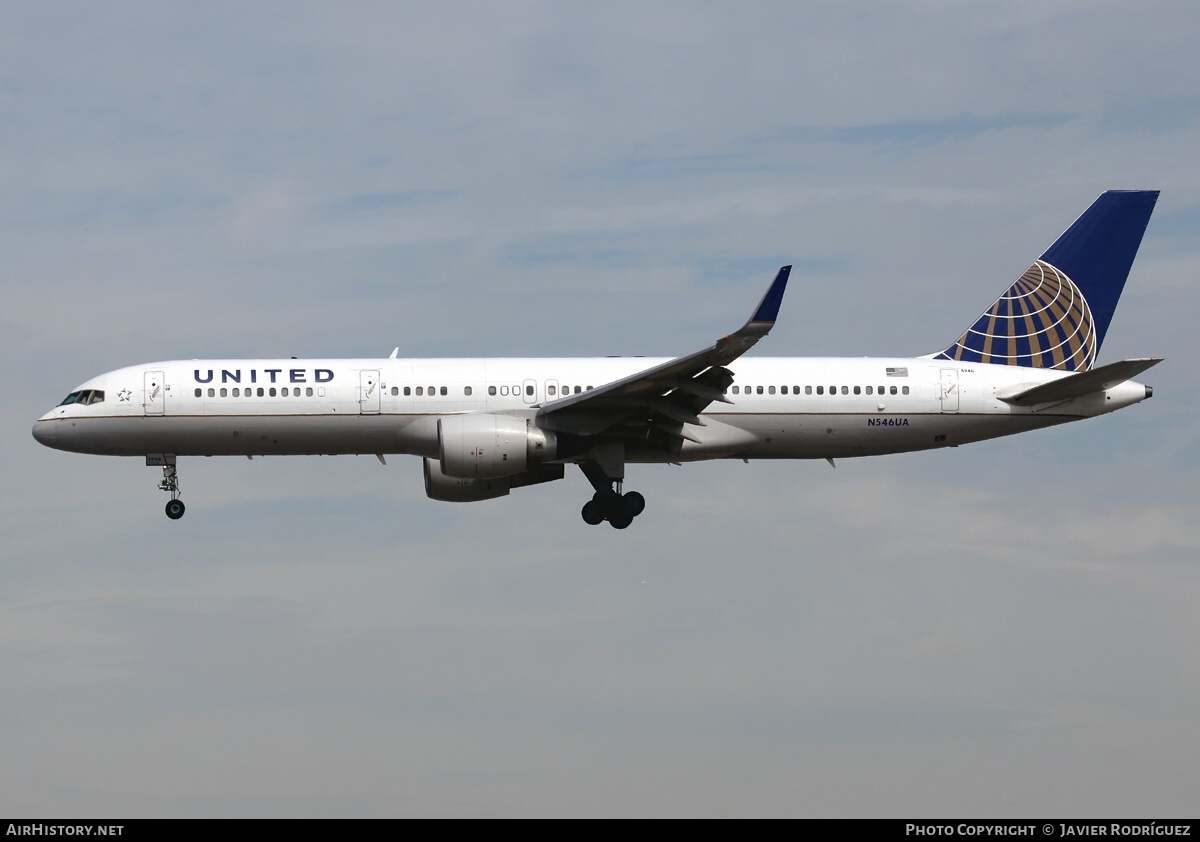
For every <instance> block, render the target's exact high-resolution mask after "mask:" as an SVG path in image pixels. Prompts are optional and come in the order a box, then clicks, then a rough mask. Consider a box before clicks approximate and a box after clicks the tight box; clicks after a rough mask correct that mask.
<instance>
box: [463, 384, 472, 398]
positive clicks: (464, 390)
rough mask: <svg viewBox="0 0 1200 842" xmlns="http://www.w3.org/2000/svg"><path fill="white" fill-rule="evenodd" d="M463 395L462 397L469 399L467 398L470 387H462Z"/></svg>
mask: <svg viewBox="0 0 1200 842" xmlns="http://www.w3.org/2000/svg"><path fill="white" fill-rule="evenodd" d="M463 394H464V395H466V396H467V397H468V398H469V397H471V387H470V386H464V387H463Z"/></svg>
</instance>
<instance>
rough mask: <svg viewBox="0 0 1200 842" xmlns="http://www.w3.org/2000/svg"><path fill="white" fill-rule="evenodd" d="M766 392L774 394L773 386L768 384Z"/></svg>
mask: <svg viewBox="0 0 1200 842" xmlns="http://www.w3.org/2000/svg"><path fill="white" fill-rule="evenodd" d="M767 394H768V395H773V394H775V387H774V386H768V387H767Z"/></svg>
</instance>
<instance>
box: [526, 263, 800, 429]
mask: <svg viewBox="0 0 1200 842" xmlns="http://www.w3.org/2000/svg"><path fill="white" fill-rule="evenodd" d="M791 271H792V267H791V266H784V267H783V268H782V269H780V270H779V274H777V275H776V276H775V280H774V281H772V282H771V286H770V287H769V288H768V289H767V292H766V295H764V296H763V298H762V301H760V302H759V303H758V307H756V308H755V310H754V313H753V315H751V316H750V319H749V321H747V322H746V323H745V324H744V325H742V327H741V328H740V329H738V330H737V331H735V332H734V333H731V334H730V335H729V336H726V337H723V338H721V339H718V340H717V341H716V343H715V344H713V345H712V346H711V347H709V348H705V349H704V350H703V351H697V352H696V353H694V354H688V355H687V356H686V357H679V358H678V359H674V360H671V361H670V362H667V363H663V364H662V365H657V366H655V367H654V368H648V369H646V370H645V371H640V372H638V373H637V374H633V375H630V376H629V377H624V378H622V379H620V380H614V381H613V382H612V383H607V384H605V385H603V386H599V387H597V388H595V389H592V390H591V391H590V392H582V393H580V394H578V395H571V396H570V397H565V398H562V399H560V400H557V401H553V402H551V403H547V404H545V405H543V406H542V408H541V409H539V410H538V414H537V424H538V426H540V427H542V428H544V429H548V430H557V431H559V432H564V433H573V434H575V435H581V436H593V435H599V434H601V433H604V432H606V431H608V430H610V429H612V428H614V427H618V426H620V427H623V428H625V430H626V432H635V431H636V432H637V433H638V434H640V435H644V436H645V437H647V438H649V439H655V440H656V441H657V443H658V445H659V446H662V447H665V448H667V449H671V448H672V447H674V448H675V449H678V445H679V444H681V443H682V439H691V440H693V441H694V440H695V439H694V438H693V437H692V436H691V435H690V434H688V433H687V432H686V431H684V430H683V425H684V424H695V425H698V426H703V425H704V422H703V421H701V420H700V418H699V414H700V412H701V411H703V410H704V408H705V407H707V406H708V405H709V404H710V403H712V402H713V401H720V402H722V403H729V402H730V401H729V400H727V399H726V398H725V394H724V393H725V390H726V389H727V388H729V384H730V383H732V382H733V375H732V374H730V373H729V371H728V370H727V369H726V368H724V366H726V365H728V364H729V363H731V362H733V361H734V360H736V359H737V358H738V357H740V356H741V355H742V354H744V353H746V352H747V351H748V350H750V349H751V348H752V347H754V344H755V343H756V342H758V340H760V339H762V338H763V337H764V336H766V335H767V334H768V333H769V332H770V330H771V328H772V327H773V326H774V324H775V317H776V316H777V315H778V314H779V305H780V304H781V303H782V301H783V292H784V290H785V289H786V288H787V282H788V275H789V274H791Z"/></svg>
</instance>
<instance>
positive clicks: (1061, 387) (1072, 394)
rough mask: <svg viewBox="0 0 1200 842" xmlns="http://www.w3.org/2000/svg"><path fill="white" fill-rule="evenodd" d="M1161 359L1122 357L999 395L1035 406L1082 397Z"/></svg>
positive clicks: (1116, 382)
mask: <svg viewBox="0 0 1200 842" xmlns="http://www.w3.org/2000/svg"><path fill="white" fill-rule="evenodd" d="M1160 362H1162V360H1161V359H1135V360H1121V361H1120V362H1115V363H1109V364H1108V365H1102V366H1100V367H1099V368H1093V369H1092V370H1091V371H1081V372H1079V373H1078V374H1072V375H1070V376H1068V377H1063V378H1061V379H1059V380H1052V381H1050V382H1049V383H1043V384H1041V385H1040V386H1034V387H1033V388H1031V389H1030V388H1024V387H1018V389H1020V391H1017V392H1015V393H1013V394H1010V395H1005V394H1003V393H1001V394H998V395H997V396H996V397H998V398H1000V400H1002V401H1004V402H1005V403H1011V404H1013V405H1014V406H1033V405H1034V404H1039V403H1053V402H1055V401H1068V400H1071V398H1080V397H1083V396H1084V395H1090V394H1092V393H1093V392H1103V391H1104V390H1106V389H1111V388H1112V387H1113V386H1116V385H1118V384H1120V383H1124V382H1125V381H1126V380H1129V379H1131V378H1133V377H1136V376H1137V375H1139V374H1141V373H1142V372H1143V371H1145V370H1146V369H1148V368H1150V367H1151V366H1155V365H1158V364H1159V363H1160Z"/></svg>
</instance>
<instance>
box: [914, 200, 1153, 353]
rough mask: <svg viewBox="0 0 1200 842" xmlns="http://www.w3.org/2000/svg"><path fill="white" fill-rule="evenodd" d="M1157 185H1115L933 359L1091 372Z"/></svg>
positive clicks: (1151, 209) (1119, 295)
mask: <svg viewBox="0 0 1200 842" xmlns="http://www.w3.org/2000/svg"><path fill="white" fill-rule="evenodd" d="M1157 199H1158V191H1157V190H1109V191H1108V192H1106V193H1103V194H1102V195H1101V196H1100V198H1098V199H1097V200H1096V201H1095V202H1093V203H1092V206H1091V207H1090V208H1088V209H1087V210H1086V211H1084V213H1083V216H1081V217H1079V219H1077V220H1075V224H1074V225H1072V226H1071V227H1070V228H1068V229H1067V230H1066V232H1065V233H1064V234H1063V235H1062V236H1061V237H1059V238H1058V239H1057V240H1056V241H1055V243H1054V245H1052V246H1050V248H1048V249H1047V250H1046V252H1045V253H1044V254H1043V255H1042V256H1041V257H1040V258H1038V259H1037V260H1036V261H1034V263H1033V265H1032V266H1030V267H1029V269H1027V270H1026V271H1025V274H1024V275H1022V276H1021V277H1020V278H1018V279H1017V282H1016V283H1014V284H1013V285H1012V286H1011V287H1010V288H1009V289H1008V291H1007V292H1005V293H1004V295H1002V296H1000V298H998V299H996V302H995V303H994V304H993V305H992V306H991V307H989V308H988V310H987V312H985V313H984V314H983V315H982V316H980V317H979V319H978V320H977V321H976V322H975V324H973V325H971V327H969V328H968V329H967V331H966V332H965V333H964V334H963V335H962V336H961V337H959V339H958V341H957V342H955V343H954V344H953V345H951V346H950V347H949V348H947V349H946V350H945V351H942V352H941V353H940V354H934V358H935V359H942V360H962V361H966V362H982V363H992V364H996V365H1022V366H1030V367H1032V368H1053V369H1058V370H1060V371H1087V370H1088V369H1090V368H1091V367H1092V366H1093V365H1094V364H1095V361H1096V355H1097V353H1099V351H1100V345H1101V343H1102V342H1103V341H1104V336H1105V334H1106V333H1107V332H1108V325H1109V323H1110V322H1111V321H1112V317H1113V312H1114V311H1115V310H1116V309H1117V301H1118V300H1119V299H1120V297H1121V290H1122V289H1124V288H1125V279H1126V278H1127V277H1128V276H1129V268H1130V267H1131V266H1132V265H1133V258H1134V257H1135V256H1136V255H1137V250H1138V246H1139V245H1141V242H1142V235H1143V234H1144V233H1145V231H1146V225H1147V223H1149V221H1150V214H1151V212H1152V211H1153V210H1154V203H1155V201H1157Z"/></svg>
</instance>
